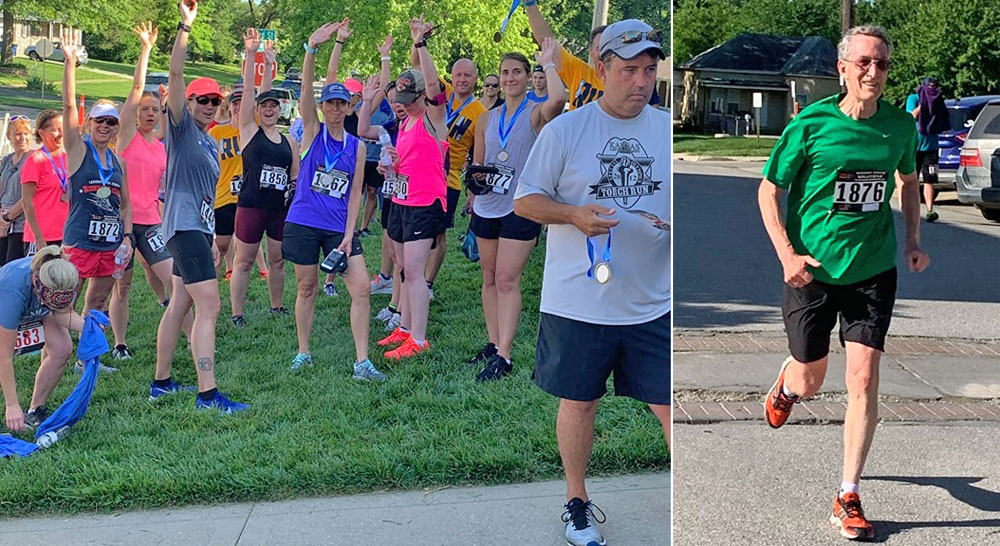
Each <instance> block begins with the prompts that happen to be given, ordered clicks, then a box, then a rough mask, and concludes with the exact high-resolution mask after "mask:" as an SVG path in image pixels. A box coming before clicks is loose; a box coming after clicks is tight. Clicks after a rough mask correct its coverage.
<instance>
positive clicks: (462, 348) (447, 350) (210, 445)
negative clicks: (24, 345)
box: [0, 219, 669, 516]
mask: <svg viewBox="0 0 1000 546" xmlns="http://www.w3.org/2000/svg"><path fill="white" fill-rule="evenodd" d="M457 223H458V224H459V226H458V228H456V229H455V230H454V231H452V232H451V236H450V237H449V250H448V258H447V261H446V262H445V265H444V268H443V269H442V272H441V274H440V276H439V277H438V281H437V282H436V283H435V287H434V293H435V299H434V300H433V301H432V302H431V318H430V325H429V334H428V335H429V339H430V342H431V343H432V345H433V350H432V352H431V353H430V354H429V355H427V356H421V357H418V358H416V359H414V360H409V361H404V362H403V363H396V364H390V363H389V362H387V361H386V359H385V358H383V357H382V354H381V352H379V351H376V346H375V341H376V340H377V339H379V338H381V337H382V336H383V335H384V333H383V331H382V328H381V326H380V325H379V324H377V323H375V322H374V321H373V322H372V331H371V334H370V340H371V343H370V346H369V347H370V350H371V351H372V352H371V355H372V361H373V362H374V363H375V364H376V366H377V367H378V368H379V369H381V370H382V371H384V372H385V373H387V374H388V375H389V381H388V382H386V383H384V384H368V383H361V382H357V381H354V380H352V379H351V363H352V362H353V360H354V348H353V344H352V341H351V331H350V328H349V324H348V307H349V301H350V300H349V297H348V296H347V291H346V288H345V287H344V286H343V283H342V282H341V281H340V280H338V281H337V285H338V291H339V292H340V294H341V295H340V296H339V297H336V298H328V297H325V296H322V295H320V296H318V301H317V309H316V324H315V327H314V331H313V336H312V341H313V346H312V351H313V357H314V359H315V363H316V365H315V367H313V368H307V369H305V370H303V371H301V372H299V373H293V372H291V371H290V370H289V365H290V364H291V361H292V358H293V357H294V356H295V354H296V342H295V324H294V320H293V319H292V318H291V317H289V318H272V317H270V316H269V313H268V308H267V305H268V302H267V295H266V287H265V284H264V283H263V282H262V281H261V280H259V278H256V277H255V279H254V280H253V281H252V283H251V288H250V301H249V302H248V304H247V307H246V318H247V324H248V326H247V328H246V329H245V330H234V329H233V328H232V326H231V325H230V323H229V315H230V313H229V303H228V302H229V291H228V284H227V283H222V285H221V286H222V301H223V305H222V308H223V312H222V316H220V319H219V322H218V358H217V365H216V373H217V378H218V381H219V386H220V388H221V390H223V391H224V392H228V393H230V394H231V395H232V397H233V398H234V399H235V400H237V401H241V402H250V403H253V404H254V408H253V409H252V410H251V411H250V412H248V413H246V414H243V415H238V416H233V417H225V416H222V415H218V414H214V413H209V412H196V411H195V409H194V395H193V394H192V393H185V394H179V395H175V396H173V397H170V398H168V399H166V400H162V401H160V402H158V403H153V402H149V401H147V396H148V394H149V381H150V380H151V379H152V376H153V368H154V361H155V356H154V353H155V335H156V328H157V324H158V321H159V318H160V314H161V309H160V308H159V307H158V306H157V305H156V302H155V301H154V297H153V295H152V293H151V291H150V290H149V288H148V286H147V285H146V284H145V281H144V280H143V277H142V273H141V270H140V271H139V272H137V273H136V280H135V283H134V290H133V292H132V297H131V305H132V317H131V321H130V332H129V344H130V346H131V347H132V348H133V349H134V352H135V354H136V356H135V358H134V359H133V360H131V361H128V362H125V363H121V371H120V372H119V373H116V374H113V375H101V376H100V378H99V379H98V382H97V387H96V391H95V394H94V397H93V400H92V402H91V406H90V410H89V412H88V413H87V416H86V418H85V419H84V420H83V421H81V422H80V423H78V424H77V425H76V426H74V427H73V429H72V432H71V434H70V435H69V436H68V437H67V438H66V439H64V440H63V441H60V442H59V443H58V444H56V445H55V446H53V447H52V448H50V449H48V450H44V451H41V452H39V453H36V454H35V455H32V456H31V457H28V458H26V459H19V460H5V461H4V462H3V464H0V483H2V484H3V488H2V489H3V494H2V495H0V515H2V516H16V515H22V514H37V513H39V512H60V513H65V512H79V511H92V510H97V511H109V510H117V509H129V508H131V509H136V508H149V507H156V506H177V505H185V504H194V503H199V504H212V503H219V502H236V501H240V502H243V501H255V500H267V499H282V498H291V497H300V496H308V495H332V494H341V493H358V492H368V491H378V490H387V489H416V488H424V487H440V486H448V485H462V484H499V483H510V482H523V481H534V480H544V479H558V478H561V477H562V471H561V465H560V461H559V453H558V449H557V445H556V438H555V416H556V407H557V401H556V399H555V398H553V397H551V396H549V395H547V394H545V393H543V392H542V391H541V390H540V389H538V388H537V387H536V386H535V385H534V384H533V383H532V382H531V378H530V375H531V368H532V366H533V363H534V354H535V341H536V332H537V328H538V303H539V291H540V283H541V273H542V265H543V262H544V246H545V245H544V241H542V244H541V245H540V246H539V248H537V249H536V250H535V252H534V253H533V255H532V258H531V260H530V262H529V264H528V267H527V269H526V271H525V274H524V279H523V291H524V312H523V313H522V319H521V324H520V328H519V330H518V335H517V339H516V342H515V347H514V353H513V361H514V373H513V374H512V376H510V377H509V378H507V379H505V380H503V381H499V382H497V383H492V384H478V383H476V382H475V381H474V376H475V374H476V372H477V371H478V370H477V369H474V368H471V367H469V366H468V365H466V364H464V363H463V362H462V361H463V360H464V359H466V358H468V357H469V356H471V355H472V354H473V353H475V351H476V350H478V349H479V348H480V347H481V345H482V344H483V343H485V341H486V333H485V326H484V325H483V318H482V312H481V310H480V304H479V301H480V299H479V288H480V283H481V277H480V271H479V266H478V264H473V263H470V262H469V261H468V260H466V259H465V257H464V256H463V255H462V254H461V252H460V249H459V247H458V244H457V243H456V241H455V239H456V237H457V234H458V233H459V232H460V231H461V232H463V233H464V230H465V228H466V226H467V223H468V220H467V219H457ZM372 228H373V232H374V234H375V236H373V237H369V238H366V239H363V243H364V247H365V256H366V259H367V261H368V268H369V270H370V271H372V272H374V271H375V270H376V268H377V267H378V260H379V258H378V256H379V251H378V248H379V246H378V245H379V239H378V238H379V236H381V233H382V231H381V229H379V228H378V227H377V222H373V223H372ZM288 272H289V274H288V279H289V281H288V282H287V285H286V290H285V299H284V301H285V305H286V306H287V307H289V308H291V307H293V305H294V301H295V297H294V293H295V286H294V282H293V281H292V279H293V278H294V277H293V276H292V274H291V267H290V266H289V267H288ZM388 298H389V296H387V295H379V296H373V297H372V315H373V316H374V314H375V313H376V312H377V311H378V310H379V309H380V308H381V307H383V306H384V305H385V304H386V303H387V302H388ZM109 336H110V332H109ZM106 358H110V356H109V355H108V356H106ZM115 365H117V364H115ZM14 366H15V370H16V376H17V382H18V392H19V395H20V397H21V402H22V405H26V404H27V403H28V400H29V399H30V396H31V388H32V385H33V381H34V374H35V371H36V369H37V366H38V357H37V356H24V357H19V358H17V359H16V360H15V364H14ZM77 377H78V376H76V375H75V374H73V373H72V372H69V373H67V377H65V378H64V379H63V381H62V383H61V384H60V385H59V387H58V388H57V389H56V391H55V392H54V393H53V396H52V399H51V402H50V408H52V409H54V408H55V407H56V405H58V404H59V403H60V402H61V401H62V400H63V399H65V397H66V396H67V395H68V393H69V392H70V391H71V390H72V387H73V386H74V385H75V384H76V381H77ZM174 377H175V378H176V379H178V380H180V381H183V382H185V383H188V384H193V383H194V382H195V374H194V369H193V364H192V361H191V354H190V352H189V350H188V349H187V345H186V344H185V343H184V342H183V341H182V342H181V344H180V345H179V347H178V351H177V355H176V357H175V360H174ZM596 436H597V439H596V442H595V444H594V452H593V457H592V459H591V464H590V468H591V474H592V475H601V474H605V475H606V474H617V473H627V472H644V471H652V470H663V469H666V468H668V466H669V454H668V452H667V448H666V446H665V444H664V442H663V435H662V432H661V429H660V427H659V423H658V421H657V420H656V419H655V417H653V415H652V414H651V413H650V412H649V410H648V408H646V407H645V405H643V404H640V403H638V402H635V401H634V400H630V399H624V398H622V399H618V398H614V397H607V398H606V399H605V400H604V401H603V403H602V406H601V410H600V411H599V412H598V418H597V425H596Z"/></svg>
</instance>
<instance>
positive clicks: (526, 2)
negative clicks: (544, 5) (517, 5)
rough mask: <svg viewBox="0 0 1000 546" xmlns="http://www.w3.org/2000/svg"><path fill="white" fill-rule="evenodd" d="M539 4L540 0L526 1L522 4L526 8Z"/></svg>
mask: <svg viewBox="0 0 1000 546" xmlns="http://www.w3.org/2000/svg"><path fill="white" fill-rule="evenodd" d="M537 3H538V0H525V1H524V2H522V4H523V5H524V7H528V6H534V5H535V4H537Z"/></svg>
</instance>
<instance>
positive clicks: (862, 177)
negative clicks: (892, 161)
mask: <svg viewBox="0 0 1000 546" xmlns="http://www.w3.org/2000/svg"><path fill="white" fill-rule="evenodd" d="M888 182H889V175H888V173H886V172H885V171H840V172H838V173H837V180H836V183H835V185H834V190H833V210H835V211H839V212H876V211H878V210H879V209H881V208H882V201H883V200H884V199H885V189H886V185H887V184H888Z"/></svg>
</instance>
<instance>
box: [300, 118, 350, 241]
mask: <svg viewBox="0 0 1000 546" xmlns="http://www.w3.org/2000/svg"><path fill="white" fill-rule="evenodd" d="M342 138H343V139H344V140H343V141H338V140H334V138H333V137H331V136H330V134H329V131H328V130H327V128H326V125H325V124H321V126H320V133H319V134H318V135H316V138H314V139H313V141H312V144H311V145H310V146H309V151H308V152H307V153H306V157H305V158H304V159H303V160H302V163H301V164H300V165H299V178H298V181H297V182H296V184H295V197H294V198H293V199H292V206H291V208H289V209H288V216H287V217H286V221H288V222H292V223H295V224H301V225H303V226H309V227H314V228H319V229H325V230H327V231H334V232H337V233H344V229H345V226H347V199H348V197H349V196H350V194H351V184H352V182H353V181H354V168H355V166H356V165H357V160H358V138H357V137H355V136H351V135H350V134H349V133H347V132H346V131H345V132H344V134H343V136H342ZM327 162H329V166H330V168H329V169H328V168H327Z"/></svg>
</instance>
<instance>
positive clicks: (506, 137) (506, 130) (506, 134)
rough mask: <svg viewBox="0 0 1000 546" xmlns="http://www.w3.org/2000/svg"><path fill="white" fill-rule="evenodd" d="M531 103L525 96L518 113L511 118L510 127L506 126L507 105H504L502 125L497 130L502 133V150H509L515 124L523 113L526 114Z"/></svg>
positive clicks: (501, 117)
mask: <svg viewBox="0 0 1000 546" xmlns="http://www.w3.org/2000/svg"><path fill="white" fill-rule="evenodd" d="M529 102H531V101H530V100H528V96H527V95H525V96H524V99H523V100H522V101H521V105H520V106H518V107H517V111H515V112H514V115H513V116H512V117H511V118H510V124H509V125H508V124H506V123H504V118H506V117H507V103H504V105H503V106H502V107H501V109H500V123H499V124H498V125H497V129H498V130H499V132H500V148H501V149H506V148H507V142H508V141H510V133H511V131H513V130H514V123H516V122H517V118H518V117H520V116H521V113H522V112H524V109H525V108H526V107H527V106H528V103H529Z"/></svg>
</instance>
